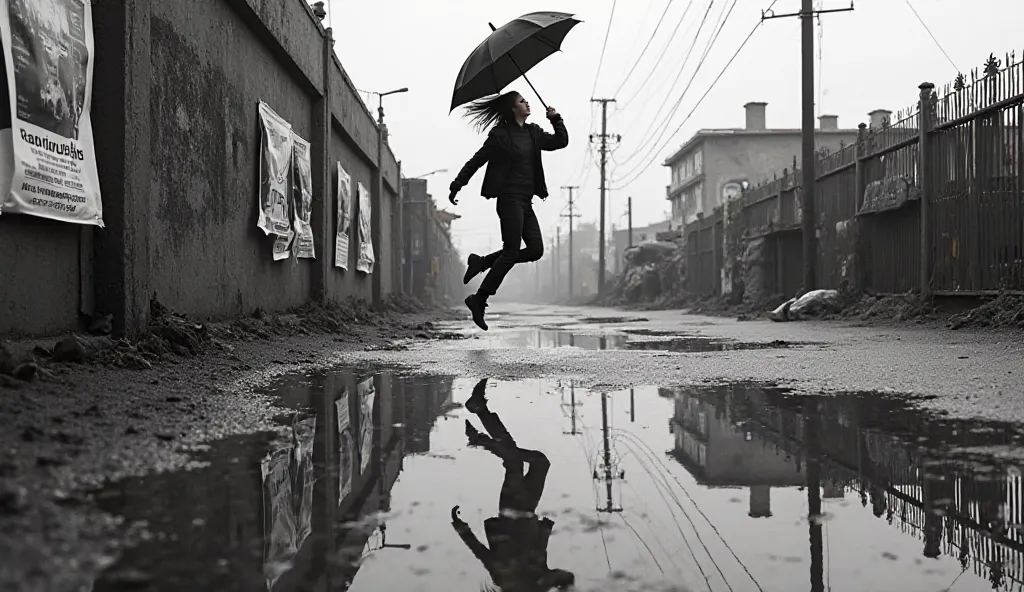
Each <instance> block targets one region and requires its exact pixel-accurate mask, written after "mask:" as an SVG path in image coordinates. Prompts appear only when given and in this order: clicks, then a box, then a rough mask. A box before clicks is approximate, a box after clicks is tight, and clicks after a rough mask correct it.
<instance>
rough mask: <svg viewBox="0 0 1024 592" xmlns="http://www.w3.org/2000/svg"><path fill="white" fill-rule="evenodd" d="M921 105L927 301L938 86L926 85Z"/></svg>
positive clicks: (925, 294)
mask: <svg viewBox="0 0 1024 592" xmlns="http://www.w3.org/2000/svg"><path fill="white" fill-rule="evenodd" d="M918 88H919V89H920V90H921V102H920V105H919V109H918V113H919V115H918V117H919V118H920V125H919V127H920V128H921V129H920V134H921V139H920V149H919V150H918V165H917V178H918V180H919V181H918V182H919V185H920V187H921V278H920V281H921V297H922V298H928V297H930V296H931V293H932V281H931V279H932V277H931V276H932V246H931V242H932V236H931V233H932V219H931V212H932V205H931V201H932V191H933V188H932V174H931V164H932V160H931V158H932V146H931V136H930V133H931V131H932V128H933V127H934V126H935V118H934V115H935V114H934V112H933V111H932V109H933V108H934V106H935V102H934V99H935V85H934V84H932V83H931V82H923V83H921V86H919V87H918Z"/></svg>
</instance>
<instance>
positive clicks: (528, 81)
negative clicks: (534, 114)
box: [487, 23, 548, 111]
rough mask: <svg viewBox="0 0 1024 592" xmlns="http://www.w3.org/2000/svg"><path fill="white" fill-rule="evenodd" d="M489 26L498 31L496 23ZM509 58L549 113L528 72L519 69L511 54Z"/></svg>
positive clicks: (492, 30)
mask: <svg viewBox="0 0 1024 592" xmlns="http://www.w3.org/2000/svg"><path fill="white" fill-rule="evenodd" d="M487 25H488V26H490V27H491V32H494V31H497V30H498V29H497V28H495V26H494V23H487ZM508 58H509V59H510V60H512V63H513V64H515V66H516V68H519V73H520V74H522V75H523V80H525V81H526V84H529V85H530V90H532V91H533V94H535V95H537V100H539V101H540V104H541V105H543V106H544V111H547V110H548V104H547V103H545V102H544V99H543V98H542V97H541V96H540V93H539V92H537V88H536V87H534V86H533V83H532V82H530V79H529V78H527V77H526V72H523V69H522V68H520V67H519V63H518V62H516V59H515V58H514V57H512V55H511V54H509V56H508Z"/></svg>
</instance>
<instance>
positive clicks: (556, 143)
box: [540, 107, 569, 151]
mask: <svg viewBox="0 0 1024 592" xmlns="http://www.w3.org/2000/svg"><path fill="white" fill-rule="evenodd" d="M547 116H548V121H550V122H551V127H553V128H555V133H553V134H549V133H547V132H546V131H544V130H541V134H540V149H541V150H547V151H553V150H561V149H562V148H565V147H566V146H568V145H569V132H568V131H567V130H566V129H565V122H564V121H563V120H562V115H561V114H560V113H558V111H555V108H554V107H548V113H547Z"/></svg>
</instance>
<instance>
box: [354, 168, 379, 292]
mask: <svg viewBox="0 0 1024 592" xmlns="http://www.w3.org/2000/svg"><path fill="white" fill-rule="evenodd" d="M356 187H357V188H358V193H359V259H358V260H357V261H356V271H358V272H361V273H373V264H374V262H375V259H374V256H373V242H372V239H371V238H370V232H371V231H370V216H371V215H372V211H371V209H370V208H371V207H372V206H371V205H370V192H369V191H367V190H366V187H363V184H362V183H358V184H357V185H356Z"/></svg>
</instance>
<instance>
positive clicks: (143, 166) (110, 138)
mask: <svg viewBox="0 0 1024 592" xmlns="http://www.w3.org/2000/svg"><path fill="white" fill-rule="evenodd" d="M93 11H94V19H93V20H94V29H95V37H96V51H95V58H96V62H95V64H96V66H95V74H94V75H95V81H94V96H93V108H92V116H93V126H94V128H95V129H96V130H97V131H96V152H97V155H98V161H99V162H98V165H99V172H100V183H101V187H102V190H103V198H104V203H103V206H104V221H105V223H106V228H105V229H93V228H80V227H77V226H72V225H67V224H57V223H49V222H46V221H43V220H37V219H31V218H29V217H15V216H3V217H0V253H3V255H2V260H0V271H2V272H3V274H2V275H3V277H4V282H2V285H0V334H13V333H18V334H28V335H32V334H48V333H58V332H63V331H68V330H74V329H75V328H76V327H77V319H78V315H79V311H80V310H81V311H85V312H94V311H95V312H101V313H112V314H114V316H115V326H116V327H117V328H118V329H120V330H125V331H127V332H129V333H132V332H137V331H140V330H143V329H144V328H145V327H146V325H147V322H148V312H149V306H148V305H149V299H150V297H151V296H152V294H154V293H156V295H157V297H158V298H159V299H160V300H161V301H162V302H163V303H164V304H166V305H168V306H169V307H171V308H172V309H174V310H176V311H178V312H182V313H187V314H190V315H193V316H195V317H198V318H223V317H229V316H234V315H240V314H247V313H250V312H251V311H252V310H253V309H255V308H257V307H258V308H262V309H264V310H280V309H284V308H288V307H292V306H296V305H299V304H302V303H304V302H307V301H310V300H316V301H331V300H339V299H343V298H346V297H349V296H356V297H363V298H367V299H371V298H374V297H376V298H382V297H384V296H386V295H388V294H390V293H391V292H392V291H393V289H394V283H395V282H394V281H393V275H394V273H395V271H394V270H393V266H394V259H393V257H394V255H393V249H392V247H391V245H392V242H393V241H395V240H400V236H399V235H396V234H395V233H394V232H393V228H394V226H395V221H394V220H393V215H395V214H396V211H395V210H396V208H395V207H394V204H395V200H396V199H397V193H398V191H397V188H398V177H399V174H398V164H397V161H396V160H395V157H394V155H393V154H392V152H391V150H390V148H389V147H387V146H386V145H385V146H384V147H383V156H382V158H381V162H382V167H381V168H382V169H383V175H384V187H383V189H381V188H378V187H376V185H377V183H376V178H377V161H378V142H377V138H378V135H377V126H376V124H375V122H374V120H373V118H372V116H371V114H370V112H369V110H368V109H367V108H366V106H365V105H364V104H363V103H362V100H361V99H360V97H359V95H358V93H357V92H356V90H355V85H354V84H353V83H352V81H351V80H350V79H349V77H348V75H347V74H346V73H345V71H344V68H343V67H342V66H341V63H340V62H339V61H338V60H337V57H336V56H334V55H333V51H331V47H332V45H333V44H332V43H331V42H330V33H329V32H328V31H325V30H324V29H323V28H322V26H321V24H320V22H319V21H318V20H317V19H316V18H315V17H314V16H313V14H312V12H311V10H310V8H309V6H308V5H307V4H306V3H305V2H303V0H177V1H175V2H148V1H146V0H111V1H110V2H103V3H96V4H95V5H94V9H93ZM261 100H262V101H265V102H267V103H268V104H269V105H270V106H271V107H272V108H273V109H274V110H275V111H277V112H278V113H279V114H280V115H281V116H282V117H284V118H285V119H286V120H288V121H289V122H290V123H291V125H292V126H293V128H294V129H295V130H296V132H297V133H298V134H299V135H301V136H302V137H303V138H305V139H307V140H309V141H310V142H311V144H312V165H313V191H314V196H315V197H314V200H315V201H314V208H313V220H312V223H313V227H314V236H315V239H316V251H317V259H316V260H305V259H303V260H298V261H294V260H286V261H280V262H274V261H273V259H272V257H271V244H272V240H271V238H269V237H265V236H263V233H262V231H259V230H258V229H257V228H256V224H255V223H256V216H257V214H256V203H257V201H256V192H257V182H258V166H259V157H260V153H259V142H260V138H259V127H258V115H257V105H258V103H259V101H261ZM339 160H340V161H341V162H342V165H343V166H344V167H345V169H346V170H347V171H348V172H349V173H350V174H351V175H352V176H353V180H354V181H359V182H362V183H363V184H364V185H365V186H366V188H367V189H368V190H370V191H371V192H373V202H374V205H373V207H374V212H373V215H374V218H377V219H378V220H379V223H377V224H375V225H374V227H375V229H376V230H377V233H376V235H375V236H374V239H375V243H376V245H375V246H376V248H375V251H376V254H377V267H376V268H375V270H374V274H373V275H372V276H369V277H367V276H364V275H362V274H357V273H356V272H355V270H354V268H355V255H354V254H355V248H353V249H352V252H353V257H352V260H351V262H350V271H348V272H342V271H341V270H340V269H338V268H335V267H334V236H335V235H334V224H335V212H336V204H335V200H334V195H335V192H334V188H335V173H334V170H335V163H336V162H337V161H339ZM353 209H355V204H353ZM353 247H355V245H353ZM375 278H379V279H375ZM12 280H13V281H12ZM375 281H376V282H377V283H378V285H377V286H376V288H377V289H376V290H375V289H374V285H373V284H374V282H375Z"/></svg>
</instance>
